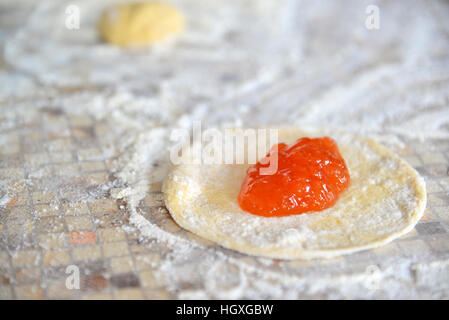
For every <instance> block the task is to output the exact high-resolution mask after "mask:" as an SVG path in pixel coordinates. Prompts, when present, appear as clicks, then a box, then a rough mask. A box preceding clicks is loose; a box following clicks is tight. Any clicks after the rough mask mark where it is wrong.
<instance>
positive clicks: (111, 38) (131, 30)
mask: <svg viewBox="0 0 449 320" xmlns="http://www.w3.org/2000/svg"><path fill="white" fill-rule="evenodd" d="M183 29H184V17H183V15H182V14H181V12H180V11H179V10H178V9H177V8H175V7H174V6H172V5H170V4H165V3H160V2H139V3H123V4H118V5H114V6H112V7H109V8H107V9H106V10H105V11H104V12H103V15H102V16H101V18H100V21H99V24H98V30H99V33H100V36H101V37H102V38H103V39H104V40H105V41H106V42H108V43H110V44H114V45H119V46H123V47H130V46H145V45H150V44H153V43H155V42H158V41H160V40H163V39H165V38H168V37H171V36H174V35H176V34H179V33H180V32H181V31H182V30H183Z"/></svg>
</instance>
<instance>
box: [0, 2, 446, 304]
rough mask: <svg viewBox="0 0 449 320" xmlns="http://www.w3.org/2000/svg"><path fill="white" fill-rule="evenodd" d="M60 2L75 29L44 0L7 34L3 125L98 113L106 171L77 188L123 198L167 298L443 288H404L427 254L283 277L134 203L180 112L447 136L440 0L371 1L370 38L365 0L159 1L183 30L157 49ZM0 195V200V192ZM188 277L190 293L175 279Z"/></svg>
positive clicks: (158, 171) (88, 6)
mask: <svg viewBox="0 0 449 320" xmlns="http://www.w3.org/2000/svg"><path fill="white" fill-rule="evenodd" d="M75 2H76V3H77V4H79V5H80V7H81V10H82V12H83V19H82V27H81V29H80V30H77V31H76V32H70V31H68V30H66V29H65V28H61V19H62V18H63V14H64V10H63V8H65V4H64V3H61V2H46V3H43V4H42V5H40V6H37V9H36V10H35V12H34V13H33V15H32V16H31V18H30V20H29V22H28V23H27V25H25V26H24V27H23V28H21V29H20V30H19V32H18V33H17V34H16V35H15V36H14V37H11V38H10V39H9V40H8V41H7V43H6V46H5V49H4V53H5V60H6V62H7V63H8V64H9V65H10V66H11V67H13V68H15V69H16V70H17V73H15V74H13V75H12V76H11V73H8V74H5V73H2V74H0V101H2V102H4V103H5V105H6V106H7V104H8V103H10V104H12V102H11V100H8V102H7V101H6V98H8V97H15V100H14V103H15V105H14V106H15V108H14V109H13V108H5V112H4V114H3V115H2V118H3V119H4V120H5V121H3V122H2V125H3V126H7V123H8V121H11V124H12V123H14V121H15V119H16V118H18V117H19V118H20V117H25V118H26V117H27V116H30V115H27V114H28V112H29V109H30V108H60V109H62V110H64V112H65V113H67V114H74V115H77V114H79V115H88V116H90V117H92V119H93V120H94V121H96V122H99V123H102V124H103V125H104V127H105V128H106V129H107V130H105V131H104V132H103V133H102V135H101V136H99V137H98V139H99V140H100V142H101V144H102V154H100V155H99V159H103V160H111V164H112V171H113V174H114V177H115V181H113V182H112V183H110V184H108V185H105V186H104V189H103V190H94V192H93V195H92V196H93V197H96V196H97V195H98V194H97V192H98V193H102V194H103V193H106V192H109V193H110V195H111V197H112V198H113V199H117V200H122V201H124V202H125V203H126V204H127V209H128V212H129V215H130V217H129V221H130V223H131V224H132V225H133V226H135V227H136V228H137V229H139V231H140V233H141V235H142V238H149V239H153V240H156V242H157V243H160V244H166V245H167V246H168V247H169V248H170V252H171V253H170V254H169V255H167V256H166V257H165V259H163V261H161V263H160V264H159V265H158V270H157V271H158V272H159V273H160V275H161V279H162V280H161V281H163V284H164V285H165V286H166V287H167V288H168V289H169V290H170V291H171V292H173V293H174V294H175V295H176V296H177V297H179V298H224V299H234V298H283V299H284V298H298V297H312V296H314V297H326V298H373V297H374V298H375V297H384V298H386V297H388V298H397V297H405V296H407V297H418V296H423V295H424V296H425V295H427V296H426V297H430V296H429V295H431V294H434V295H437V296H434V298H435V297H439V296H438V294H444V292H447V288H446V291H444V289H445V288H444V283H443V284H441V283H439V284H435V283H426V284H422V283H421V282H420V283H421V288H420V290H421V291H419V292H418V291H417V289H416V288H415V286H414V284H415V282H416V281H421V280H419V279H421V276H420V275H421V274H422V273H419V272H414V271H413V270H415V269H416V270H418V271H419V270H426V272H441V271H438V270H440V269H441V264H438V265H432V264H425V266H423V265H415V264H414V262H413V261H410V260H404V259H402V260H398V261H394V263H390V262H391V261H388V263H385V265H381V266H380V269H379V270H378V272H374V273H366V270H365V269H364V268H362V269H360V270H357V269H356V270H340V269H339V267H341V266H342V264H338V263H336V265H335V266H336V267H335V268H334V269H333V270H334V274H332V275H330V274H320V269H321V268H325V266H326V263H325V262H317V265H316V268H312V269H313V270H312V269H307V268H305V269H304V271H301V272H300V273H299V274H298V273H297V272H296V273H295V272H291V268H290V267H289V266H290V265H288V264H286V263H283V262H278V261H272V260H268V259H256V260H255V262H254V261H248V262H246V261H245V257H244V256H242V255H239V254H236V253H233V252H229V251H228V250H216V249H212V248H208V247H207V246H203V245H201V244H197V243H196V242H194V241H189V240H186V239H185V238H181V237H179V236H177V235H175V234H173V233H170V232H167V231H164V230H163V229H162V228H160V227H159V226H158V225H156V224H154V223H151V222H150V221H149V220H148V219H146V218H145V217H144V216H143V214H142V212H141V209H139V206H140V204H141V201H142V200H143V199H144V198H145V196H146V195H147V194H148V191H149V186H150V185H152V184H154V183H158V182H160V181H162V180H163V178H164V176H165V174H166V172H167V169H168V167H169V161H168V150H169V148H170V145H171V142H170V141H169V136H170V133H171V130H172V129H174V128H178V127H184V128H189V127H190V126H191V125H192V123H193V121H195V120H201V121H202V123H203V124H204V126H205V127H206V126H210V127H223V126H263V125H281V126H284V125H285V126H288V125H315V126H325V127H328V128H338V129H344V130H346V131H351V132H355V133H359V134H364V135H366V136H372V137H375V138H377V139H378V140H380V141H390V142H391V141H393V142H395V141H397V142H400V141H402V137H405V138H408V139H410V138H419V139H422V140H425V141H427V140H426V139H430V138H439V139H447V138H449V109H448V103H449V76H448V75H449V43H448V42H447V34H448V32H449V23H447V21H449V20H448V19H447V17H448V15H449V6H448V5H447V3H445V2H443V1H433V2H432V3H426V4H424V3H423V2H422V1H395V2H384V1H374V2H375V3H377V4H378V5H379V6H380V7H381V17H382V25H381V29H380V30H379V31H378V32H376V31H369V30H367V29H366V28H365V27H364V19H365V17H366V16H365V7H366V5H367V4H371V3H372V2H373V1H353V2H351V3H347V4H345V6H341V5H338V4H337V3H336V2H333V1H313V2H312V1H308V2H305V1H289V0H284V1H263V2H262V1H256V0H253V1H251V0H246V1H226V3H218V2H210V1H206V0H204V1H180V0H179V1H171V2H173V3H175V4H177V5H178V6H179V7H180V8H181V9H182V11H183V12H184V13H185V15H186V17H187V22H188V28H187V30H186V32H185V34H184V35H183V36H181V38H180V39H178V41H177V42H174V43H164V44H162V45H160V46H157V47H156V48H152V49H145V50H136V51H133V50H131V51H123V50H120V49H118V48H113V47H109V46H107V45H104V44H100V43H98V41H97V35H96V31H95V22H96V19H97V18H98V15H99V14H100V12H101V9H102V8H103V7H104V6H105V2H97V1H95V2H94V1H75ZM75 2H73V1H72V2H70V3H75ZM404 6H406V7H407V10H404V9H403V7H404ZM273 21H275V22H276V23H273ZM399 22H400V23H399ZM43 38H45V39H46V41H45V42H43V41H42V40H41V39H43ZM68 89H69V90H68ZM37 178H39V176H37ZM0 196H1V203H3V202H5V201H8V194H7V193H5V194H1V195H0ZM84 200H86V199H84ZM87 200H88V199H87ZM445 263H446V264H447V262H445ZM299 265H301V262H298V266H299ZM166 275H170V276H169V277H168V278H167V276H166ZM190 278H191V279H190ZM194 280H195V283H196V287H195V286H193V287H192V286H184V285H185V283H186V282H189V281H192V282H193V281H194ZM198 284H201V285H199V286H198ZM184 287H185V288H184ZM436 288H441V290H440V291H438V289H436ZM435 292H436V293H435ZM439 292H441V293H439Z"/></svg>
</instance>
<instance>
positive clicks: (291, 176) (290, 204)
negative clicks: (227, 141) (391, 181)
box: [238, 137, 350, 217]
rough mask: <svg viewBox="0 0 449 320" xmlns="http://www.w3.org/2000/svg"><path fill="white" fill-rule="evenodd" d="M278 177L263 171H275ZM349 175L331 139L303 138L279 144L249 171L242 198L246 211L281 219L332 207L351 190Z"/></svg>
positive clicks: (243, 208) (242, 188) (240, 199)
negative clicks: (275, 166) (291, 142)
mask: <svg viewBox="0 0 449 320" xmlns="http://www.w3.org/2000/svg"><path fill="white" fill-rule="evenodd" d="M276 158H277V164H278V165H277V170H273V171H274V174H261V173H267V172H263V170H262V171H261V170H260V169H263V168H265V170H267V168H269V167H273V162H272V163H271V165H270V162H269V161H276ZM349 180H350V177H349V171H348V168H347V167H346V164H345V161H344V159H343V158H342V156H341V155H340V152H339V151H338V147H337V144H336V142H335V141H334V140H333V139H331V138H329V137H323V138H300V139H298V140H297V141H296V142H295V143H293V144H291V145H286V144H285V143H279V144H277V145H275V146H273V147H272V148H271V150H270V152H269V153H268V154H267V155H266V156H265V158H263V159H261V160H260V161H259V162H257V163H256V164H255V165H253V166H251V167H249V168H248V170H247V172H246V176H245V179H244V180H243V183H242V186H241V188H240V193H239V196H238V203H239V205H240V208H242V210H244V211H246V212H249V213H252V214H255V215H259V216H265V217H281V216H289V215H293V214H301V213H305V212H310V211H321V210H324V209H327V208H329V207H332V206H333V205H334V204H335V202H336V201H337V199H338V197H339V196H340V194H341V193H342V192H343V191H344V190H345V189H346V188H347V187H348V186H349Z"/></svg>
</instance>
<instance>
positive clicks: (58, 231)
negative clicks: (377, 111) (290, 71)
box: [0, 8, 449, 299]
mask: <svg viewBox="0 0 449 320" xmlns="http://www.w3.org/2000/svg"><path fill="white" fill-rule="evenodd" d="M22 9H23V8H21V9H20V10H19V11H20V12H25V11H24V10H22ZM14 23H15V22H14V21H8V22H6V20H4V22H2V23H0V30H4V33H6V31H8V32H9V30H10V29H14V28H15V26H14ZM5 30H6V31H5ZM1 70H8V71H11V70H10V67H9V66H7V65H5V64H4V62H2V61H0V71H1ZM82 89H83V88H72V90H82ZM54 90H55V91H56V95H60V96H63V95H64V94H66V93H67V92H69V91H70V89H68V88H65V89H54ZM21 99H24V100H26V99H27V98H26V97H23V98H21V97H7V98H6V99H4V100H2V104H1V107H0V108H5V110H6V109H8V110H11V108H14V106H15V105H17V104H21V103H22V102H23V101H22V100H21ZM28 102H29V101H28ZM109 130H114V128H110V127H108V124H106V123H103V122H97V121H96V120H95V119H93V118H91V117H89V116H83V115H70V114H67V113H65V112H64V110H63V109H59V108H55V107H39V108H35V109H29V110H27V112H26V113H23V112H21V113H19V112H18V113H17V116H16V117H15V119H13V120H12V119H11V118H9V117H3V116H2V113H1V112H0V135H1V141H2V143H1V144H0V180H1V181H2V183H3V184H2V186H7V188H8V190H9V192H10V193H11V194H12V196H11V197H9V198H8V201H7V202H6V203H4V205H3V206H0V299H174V298H179V297H180V292H185V291H189V290H195V289H197V288H201V287H203V286H204V285H205V284H204V283H201V281H202V280H201V279H200V278H199V277H198V278H197V277H196V274H195V272H194V271H195V268H196V266H197V264H196V263H197V261H198V259H200V258H201V257H202V256H201V251H200V252H198V253H197V254H198V257H195V256H191V257H189V259H187V260H186V261H185V266H186V270H190V271H191V275H192V276H191V278H190V280H189V281H186V282H184V283H181V284H180V283H177V284H176V285H177V286H176V287H173V286H172V285H170V281H169V280H170V279H169V278H170V277H172V276H173V275H172V274H170V273H169V272H167V273H164V272H163V269H161V268H160V266H161V263H163V261H164V259H165V258H166V257H167V256H169V255H170V254H171V249H170V248H169V247H168V246H166V245H164V243H157V242H155V241H152V239H143V238H142V237H141V235H140V234H139V231H137V230H135V229H132V228H129V221H128V218H129V214H128V212H126V210H125V209H124V207H123V204H121V203H120V202H116V201H113V200H111V198H110V196H109V194H108V192H104V193H102V190H103V189H102V186H103V185H105V184H108V183H110V182H112V181H113V179H114V178H113V172H112V171H111V163H110V162H109V161H108V160H104V157H103V151H104V150H105V149H106V148H107V146H106V145H105V144H104V141H103V139H101V137H102V134H104V133H106V132H108V131H109ZM401 139H402V143H403V146H402V147H397V148H396V149H394V151H395V152H396V153H397V154H399V155H400V156H401V157H402V158H404V159H405V160H406V161H408V163H410V164H411V165H412V166H413V167H414V168H415V169H416V170H418V171H419V172H420V174H421V175H422V176H423V177H424V178H425V180H426V184H427V192H428V204H427V208H426V211H425V215H424V217H423V218H422V220H421V221H420V222H419V223H418V225H417V226H416V228H415V229H414V230H413V231H411V232H410V233H408V234H407V235H405V236H403V237H402V238H400V239H398V240H396V241H394V242H392V243H391V244H389V245H387V246H384V247H381V248H378V249H374V250H368V251H363V252H359V253H355V254H351V255H347V256H343V257H338V258H335V259H331V260H315V261H303V260H296V261H280V260H270V261H269V262H267V261H266V260H264V259H256V258H253V257H249V256H246V255H243V254H239V253H237V252H233V251H230V250H227V249H223V248H220V247H218V246H216V245H215V244H213V243H211V242H209V241H207V240H204V239H201V238H199V237H198V236H196V235H194V234H192V233H189V232H187V231H185V230H183V229H181V228H180V227H179V226H178V225H177V224H176V223H175V222H174V221H173V220H172V219H171V218H170V216H169V214H168V212H167V209H166V208H165V207H164V205H163V197H162V194H161V192H160V188H161V184H160V183H156V184H154V185H152V186H151V187H150V190H149V193H148V195H147V196H146V198H145V199H144V201H142V203H141V205H140V209H141V210H142V212H143V215H144V216H145V218H146V219H148V220H149V221H151V222H152V223H153V224H155V225H157V226H159V227H160V228H162V229H163V230H165V231H166V232H168V233H170V234H175V235H177V236H179V237H181V238H182V239H186V240H188V241H192V242H195V243H198V244H201V246H202V247H203V248H207V249H208V250H213V251H217V252H219V253H222V254H224V255H226V256H229V257H232V258H233V259H236V260H238V261H242V262H244V263H245V264H247V265H248V266H251V267H254V268H256V269H259V270H268V271H271V272H282V273H285V274H292V275H296V276H298V277H301V276H304V277H307V276H310V275H311V274H314V273H316V272H319V273H321V274H325V275H327V274H328V275H330V276H332V275H334V274H337V273H338V272H340V271H341V270H344V271H345V272H347V273H351V272H352V271H354V272H356V271H358V270H361V269H366V268H367V266H373V265H374V266H375V265H379V264H383V265H388V263H389V261H390V260H392V259H397V258H403V259H409V260H410V261H413V262H414V263H427V264H429V263H433V262H444V261H449V260H448V259H449V142H448V141H447V140H438V139H435V140H427V141H420V140H417V139H410V138H404V137H402V138H401ZM0 192H2V191H0ZM0 196H3V194H2V193H0ZM74 199H76V201H75V200H74ZM87 200H88V201H87ZM71 266H76V267H77V268H79V270H80V273H81V274H80V277H81V281H80V289H79V290H77V289H69V288H68V285H67V281H68V278H69V275H70V270H71V269H70V267H71ZM225 268H227V269H226V270H220V271H219V272H222V274H223V275H224V276H225V277H224V279H222V281H223V284H222V287H223V288H225V287H232V286H234V285H235V284H236V283H238V276H239V275H238V271H236V270H234V269H233V267H232V266H226V267H225ZM192 270H193V271H192ZM447 270H448V269H447V268H446V269H442V270H441V274H440V275H439V278H435V279H436V280H438V279H441V281H446V282H448V281H449V278H448V273H447ZM435 279H431V280H432V281H435ZM420 281H423V283H421V282H420ZM426 281H427V280H426V279H425V278H417V279H416V286H417V287H419V286H420V285H423V286H424V285H425V282H426ZM430 282H431V281H429V283H430ZM448 295H449V293H448V292H436V293H435V296H436V297H440V296H443V297H447V296H448ZM268 297H269V296H268ZM379 297H380V298H382V297H383V296H382V294H380V295H379ZM296 298H322V296H320V295H316V296H301V295H299V296H296Z"/></svg>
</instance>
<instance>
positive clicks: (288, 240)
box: [163, 128, 426, 259]
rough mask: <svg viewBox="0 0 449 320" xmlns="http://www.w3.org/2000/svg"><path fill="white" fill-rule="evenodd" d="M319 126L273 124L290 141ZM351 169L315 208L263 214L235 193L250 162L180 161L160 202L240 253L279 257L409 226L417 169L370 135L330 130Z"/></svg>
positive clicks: (420, 196) (326, 251)
mask: <svg viewBox="0 0 449 320" xmlns="http://www.w3.org/2000/svg"><path fill="white" fill-rule="evenodd" d="M322 135H323V134H322V133H321V134H320V132H319V131H316V130H312V131H303V130H301V129H297V128H288V129H282V130H280V131H279V140H280V142H286V143H292V142H294V141H295V140H296V139H298V138H300V137H304V136H309V137H314V136H315V137H316V136H322ZM330 136H331V137H332V138H334V139H335V140H336V141H337V143H338V146H339V150H340V152H341V154H342V156H343V158H344V159H345V161H346V164H347V166H348V169H349V171H350V175H351V184H350V186H349V188H348V189H347V190H346V191H345V192H344V193H343V194H342V195H341V197H340V199H339V200H338V201H337V203H336V204H335V205H334V206H333V207H331V208H329V209H326V210H323V211H320V212H310V213H304V214H300V215H293V216H287V217H274V218H273V217H271V218H266V217H261V216H257V215H253V214H250V213H247V212H245V211H243V210H241V209H240V207H239V205H238V203H237V196H238V193H239V190H240V185H241V183H242V181H243V178H244V176H245V172H246V169H247V167H248V165H237V164H232V165H226V164H223V165H205V164H202V165H194V164H181V165H178V166H175V167H173V168H172V170H171V172H170V173H169V175H168V176H167V178H166V180H165V181H164V185H163V192H164V196H165V204H166V206H167V208H168V210H169V212H170V214H171V216H172V217H173V219H174V220H175V221H176V222H177V223H178V224H179V225H180V226H181V227H183V228H184V229H186V230H189V231H191V232H193V233H195V234H197V235H199V236H201V237H203V238H206V239H208V240H212V241H214V242H216V243H218V244H219V245H221V246H223V247H226V248H229V249H234V250H237V251H239V252H242V253H246V254H250V255H256V256H264V257H271V258H280V259H297V258H302V259H313V258H331V257H334V256H338V255H342V254H348V253H352V252H356V251H360V250H365V249H369V248H375V247H379V246H381V245H385V244H387V243H389V242H391V241H392V240H394V239H396V238H398V237H400V236H401V235H403V234H405V233H407V232H409V231H411V230H412V229H413V228H414V226H415V225H416V223H417V222H418V220H419V219H420V218H421V217H422V215H423V212H424V209H425V207H426V189H425V183H424V180H423V178H422V177H420V176H419V174H418V173H417V172H416V171H415V170H414V169H413V168H412V167H411V166H410V165H408V164H407V163H406V162H405V161H403V160H401V159H400V158H399V157H398V156H397V155H395V154H394V153H393V152H392V151H390V150H388V149H387V148H385V147H383V146H381V145H379V144H378V143H377V142H375V141H373V140H371V139H363V138H359V137H357V136H355V135H353V134H348V133H337V132H336V133H335V134H331V135H330Z"/></svg>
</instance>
